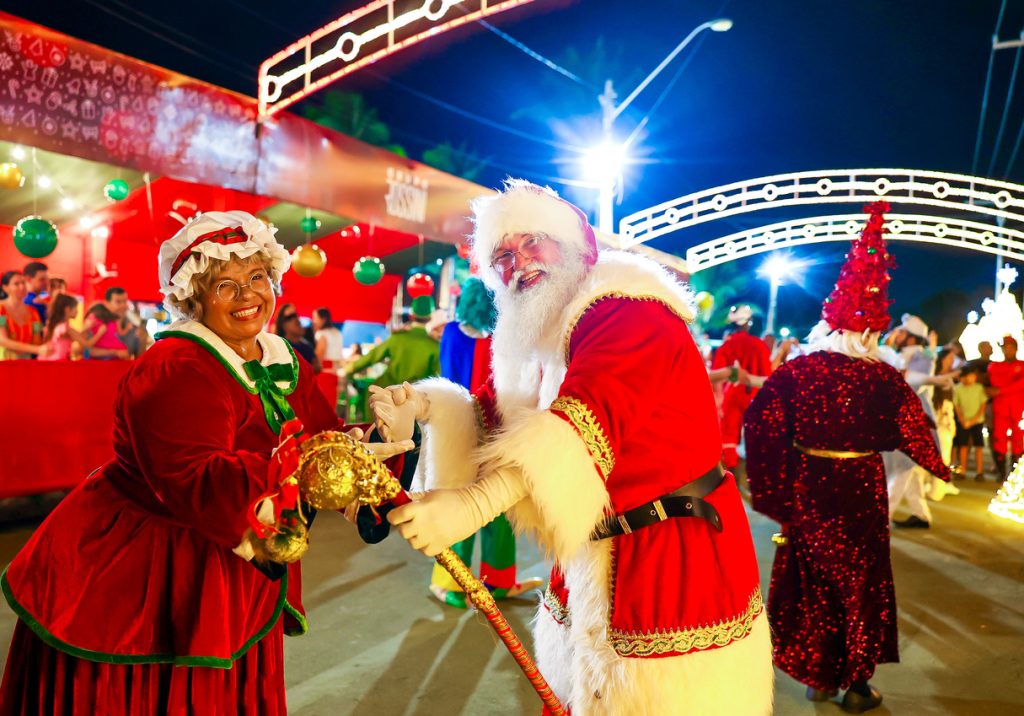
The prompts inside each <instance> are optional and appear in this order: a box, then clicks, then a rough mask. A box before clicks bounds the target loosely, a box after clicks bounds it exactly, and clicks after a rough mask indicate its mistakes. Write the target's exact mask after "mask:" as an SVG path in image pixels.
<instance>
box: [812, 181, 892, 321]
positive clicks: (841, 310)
mask: <svg viewBox="0 0 1024 716" xmlns="http://www.w3.org/2000/svg"><path fill="white" fill-rule="evenodd" d="M864 211H865V212H867V213H868V214H869V215H870V218H869V219H868V223H867V226H865V227H864V231H862V232H861V235H860V238H858V239H856V240H854V242H853V246H852V247H851V248H850V252H849V253H848V254H846V263H845V264H843V268H842V270H841V271H840V272H839V281H838V282H837V283H836V287H835V289H833V291H832V293H831V294H829V297H828V298H826V299H825V303H824V304H823V305H822V308H821V317H822V318H823V319H825V321H826V322H827V323H828V325H829V327H830V328H831V329H832V330H840V329H841V330H846V331H851V332H856V333H863V332H864V331H871V332H872V333H874V332H877V331H884V330H885V329H886V328H888V327H889V323H890V322H891V320H892V319H891V318H890V317H889V305H890V304H891V303H892V301H890V300H889V292H888V287H889V269H891V268H893V267H894V266H895V265H896V261H895V260H894V259H893V256H892V254H891V253H889V249H888V247H887V246H886V245H885V239H884V238H882V227H883V224H884V222H885V219H884V218H883V216H882V215H883V214H884V213H885V212H887V211H889V204H888V202H884V201H876V202H875V203H873V204H868V205H867V206H865V207H864Z"/></svg>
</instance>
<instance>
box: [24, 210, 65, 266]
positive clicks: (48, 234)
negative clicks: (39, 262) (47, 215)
mask: <svg viewBox="0 0 1024 716" xmlns="http://www.w3.org/2000/svg"><path fill="white" fill-rule="evenodd" d="M14 246H15V248H17V249H18V251H20V252H21V253H22V254H24V255H25V256H28V257H29V258H30V259H41V258H43V257H44V256H49V255H50V254H51V253H53V250H54V249H55V248H57V227H56V226H55V225H54V223H53V222H52V221H47V220H46V219H44V218H42V217H41V216H26V217H25V218H23V219H22V220H21V221H19V222H18V223H17V224H15V226H14Z"/></svg>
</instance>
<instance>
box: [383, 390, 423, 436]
mask: <svg viewBox="0 0 1024 716" xmlns="http://www.w3.org/2000/svg"><path fill="white" fill-rule="evenodd" d="M369 405H370V409H371V410H372V411H373V415H374V422H375V424H376V425H377V429H378V430H379V431H380V433H381V435H383V436H384V437H385V439H387V440H408V439H409V438H411V437H412V434H413V428H414V425H413V424H414V422H415V421H419V422H421V423H425V422H427V420H428V416H429V412H430V400H429V399H428V398H427V396H426V394H425V393H423V392H421V391H419V390H416V388H413V387H412V386H411V385H409V383H407V382H406V383H403V384H402V385H391V386H388V387H387V388H381V387H380V386H376V385H372V386H370V400H369Z"/></svg>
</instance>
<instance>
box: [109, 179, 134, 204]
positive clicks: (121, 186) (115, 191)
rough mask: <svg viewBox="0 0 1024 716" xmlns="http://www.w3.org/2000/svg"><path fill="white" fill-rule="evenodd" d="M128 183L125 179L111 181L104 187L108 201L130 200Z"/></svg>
mask: <svg viewBox="0 0 1024 716" xmlns="http://www.w3.org/2000/svg"><path fill="white" fill-rule="evenodd" d="M128 191H129V190H128V182H126V181H125V180H124V179H111V180H110V181H108V182H107V183H106V184H105V185H104V186H103V196H105V197H107V200H108V201H124V200H125V199H127V198H128Z"/></svg>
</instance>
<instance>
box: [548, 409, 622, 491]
mask: <svg viewBox="0 0 1024 716" xmlns="http://www.w3.org/2000/svg"><path fill="white" fill-rule="evenodd" d="M550 409H551V410H557V411H558V412H560V413H563V414H564V415H565V416H566V417H567V418H569V421H570V422H571V423H572V425H573V427H574V428H576V432H577V433H579V435H580V437H581V438H583V442H584V444H586V446H587V450H588V451H589V452H590V457H591V458H593V460H594V462H595V463H597V467H598V469H599V470H600V471H601V475H602V476H603V477H604V479H605V480H607V479H608V476H609V475H610V474H611V473H612V470H613V469H614V468H615V454H614V453H613V452H612V444H611V442H610V441H609V440H608V436H607V435H605V432H604V428H602V427H601V423H599V422H598V420H597V417H596V416H595V415H594V413H593V412H592V411H591V410H590V407H589V406H588V405H587V404H586V403H584V402H583V401H582V400H579V399H577V398H572V397H570V396H567V395H560V396H559V397H558V398H556V399H555V402H553V403H552V404H551V408H550Z"/></svg>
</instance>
